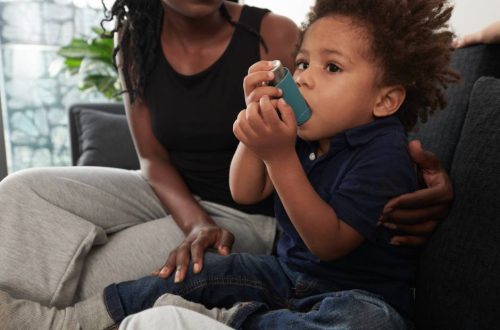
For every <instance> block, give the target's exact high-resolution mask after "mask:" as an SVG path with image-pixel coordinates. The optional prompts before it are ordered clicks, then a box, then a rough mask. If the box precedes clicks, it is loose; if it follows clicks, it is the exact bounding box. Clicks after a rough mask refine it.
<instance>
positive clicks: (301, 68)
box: [295, 61, 309, 70]
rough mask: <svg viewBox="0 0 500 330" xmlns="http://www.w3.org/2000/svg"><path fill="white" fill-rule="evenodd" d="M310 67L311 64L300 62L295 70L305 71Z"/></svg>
mask: <svg viewBox="0 0 500 330" xmlns="http://www.w3.org/2000/svg"><path fill="white" fill-rule="evenodd" d="M308 67H309V64H307V63H306V62H304V61H299V62H297V63H296V64H295V68H296V69H297V70H305V69H307V68H308Z"/></svg>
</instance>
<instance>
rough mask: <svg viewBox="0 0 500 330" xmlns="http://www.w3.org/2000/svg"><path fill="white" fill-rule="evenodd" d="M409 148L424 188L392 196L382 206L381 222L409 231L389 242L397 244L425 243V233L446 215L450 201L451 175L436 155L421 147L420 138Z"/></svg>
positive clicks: (451, 192)
mask: <svg viewBox="0 0 500 330" xmlns="http://www.w3.org/2000/svg"><path fill="white" fill-rule="evenodd" d="M409 150H410V155H411V157H412V159H413V160H414V161H415V163H417V165H418V166H419V168H420V172H421V173H420V174H421V175H422V178H423V180H424V182H425V184H426V185H427V188H425V189H421V190H418V191H415V192H413V193H409V194H404V195H401V196H398V197H395V198H393V199H391V200H390V201H389V202H387V204H386V205H385V207H384V210H383V214H382V216H381V218H380V221H381V223H383V224H384V225H385V226H387V227H389V228H391V229H400V230H402V231H404V232H406V233H408V234H409V236H395V237H393V238H392V240H391V244H396V245H422V244H424V243H425V242H426V241H427V237H426V235H428V234H431V233H432V232H434V230H435V229H436V227H437V225H438V224H439V222H440V221H441V220H442V219H444V218H445V217H446V216H447V215H448V211H449V208H450V205H451V202H452V200H453V187H452V185H451V181H450V178H449V177H448V175H447V174H446V172H445V171H444V169H443V168H442V167H441V164H440V163H439V160H438V159H437V157H436V156H435V155H434V154H432V153H430V152H428V151H425V150H423V149H422V145H421V144H420V142H419V141H411V142H410V143H409Z"/></svg>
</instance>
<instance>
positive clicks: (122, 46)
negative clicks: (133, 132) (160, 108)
mask: <svg viewBox="0 0 500 330" xmlns="http://www.w3.org/2000/svg"><path fill="white" fill-rule="evenodd" d="M102 2H103V6H104V16H105V18H104V19H103V20H102V22H101V26H103V23H104V22H110V21H112V20H113V19H116V25H115V28H114V29H113V30H112V31H110V32H109V34H108V36H109V37H111V36H112V35H113V33H117V32H119V33H120V36H121V38H120V40H119V42H118V45H117V46H116V47H115V48H114V50H113V64H114V65H115V67H116V55H117V54H118V52H119V51H122V59H123V76H124V81H125V90H124V91H122V93H129V96H130V101H131V102H132V103H133V102H134V101H135V99H136V98H137V97H139V98H142V99H143V98H144V90H145V87H146V84H147V77H148V75H149V74H150V73H151V71H152V70H153V69H154V65H155V62H156V56H157V49H158V47H159V45H160V32H161V20H162V14H163V10H162V7H161V3H160V1H150V0H116V1H115V3H114V4H113V6H112V7H111V10H109V11H108V10H107V8H106V6H105V4H104V0H103V1H102Z"/></svg>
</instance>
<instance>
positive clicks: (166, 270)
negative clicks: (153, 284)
mask: <svg viewBox="0 0 500 330" xmlns="http://www.w3.org/2000/svg"><path fill="white" fill-rule="evenodd" d="M176 260H177V250H174V251H172V252H170V254H169V255H168V258H167V261H165V264H164V265H163V267H162V268H161V269H160V272H159V273H158V276H159V277H161V278H167V277H169V276H170V275H171V274H172V271H173V270H174V269H175V262H176Z"/></svg>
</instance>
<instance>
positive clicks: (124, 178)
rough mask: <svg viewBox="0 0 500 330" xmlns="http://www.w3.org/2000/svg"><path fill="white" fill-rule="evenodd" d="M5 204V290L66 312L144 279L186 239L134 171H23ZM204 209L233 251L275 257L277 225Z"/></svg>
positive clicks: (0, 189) (0, 244) (7, 190)
mask: <svg viewBox="0 0 500 330" xmlns="http://www.w3.org/2000/svg"><path fill="white" fill-rule="evenodd" d="M0 201H1V203H2V213H1V214H0V253H1V254H0V264H2V267H1V270H0V287H1V288H2V289H3V290H6V291H8V292H9V293H10V294H12V295H13V296H15V297H19V298H25V299H31V300H36V301H39V302H41V303H44V304H47V305H55V306H66V305H68V304H70V303H72V302H73V301H74V299H75V295H76V297H77V298H83V297H88V296H90V295H92V294H94V293H96V291H97V292H99V291H100V290H101V289H102V288H103V287H104V286H106V285H107V284H109V283H111V282H116V281H121V280H126V279H132V278H136V277H140V276H144V275H147V274H149V273H150V272H151V271H153V270H154V268H155V267H158V266H160V265H161V264H162V263H163V261H164V259H165V258H166V257H167V255H168V252H169V251H170V250H171V249H172V248H174V247H175V246H177V245H178V244H179V243H180V242H181V241H182V238H183V235H182V232H181V231H180V230H179V229H178V228H177V226H176V225H175V223H174V222H173V219H171V217H169V216H167V215H166V214H165V212H164V210H163V208H162V206H161V204H160V203H159V200H158V198H157V197H156V195H155V194H154V193H153V191H152V189H151V188H150V186H149V185H148V184H147V182H146V181H145V180H144V178H143V177H142V176H141V175H140V174H139V173H138V172H136V171H126V170H119V169H109V168H88V167H71V168H48V169H33V170H29V171H21V172H19V173H16V174H14V175H12V176H9V177H8V178H7V179H6V180H4V181H3V182H2V183H1V184H0ZM201 203H202V205H203V206H204V207H205V209H206V210H207V212H209V214H212V215H213V217H214V219H215V221H216V222H218V223H219V225H221V226H224V227H226V228H228V229H229V230H231V231H233V233H234V234H235V236H236V238H237V242H236V244H235V250H239V251H244V250H251V249H252V247H253V246H256V245H258V246H259V248H258V249H255V251H251V252H258V253H262V252H270V249H271V247H272V241H273V239H274V228H275V222H274V219H270V218H269V217H263V216H248V215H245V214H244V213H241V212H239V211H236V210H232V209H229V208H226V207H224V206H220V205H216V204H213V203H209V202H201ZM151 220H154V221H151ZM138 274H139V275H138Z"/></svg>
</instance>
